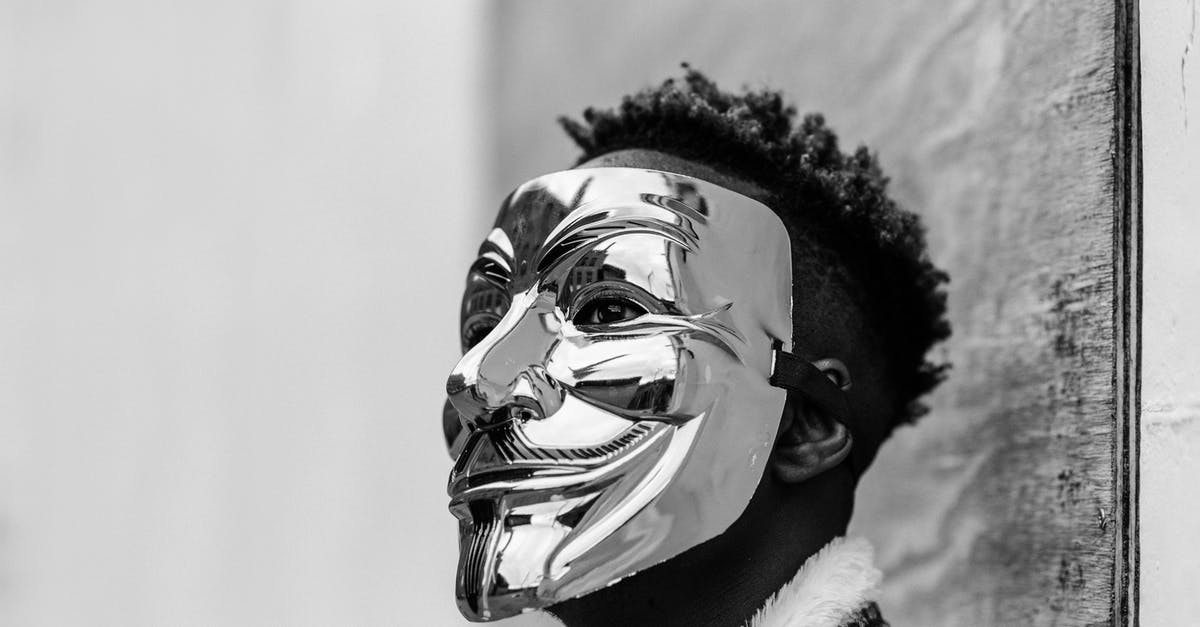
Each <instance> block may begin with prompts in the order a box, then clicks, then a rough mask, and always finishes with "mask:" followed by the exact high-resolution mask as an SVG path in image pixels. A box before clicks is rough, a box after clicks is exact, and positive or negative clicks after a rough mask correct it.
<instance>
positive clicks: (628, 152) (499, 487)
mask: <svg viewBox="0 0 1200 627" xmlns="http://www.w3.org/2000/svg"><path fill="white" fill-rule="evenodd" d="M793 117H794V112H793V111H792V110H791V109H790V108H786V107H783V105H782V104H781V99H780V98H779V95H778V94H776V93H771V92H761V93H748V94H744V95H731V94H726V93H723V92H720V91H719V90H717V89H716V87H715V86H714V85H713V84H712V83H711V82H710V81H708V80H707V79H705V78H704V77H703V76H701V75H699V74H698V73H695V72H692V71H689V72H688V74H687V76H686V78H685V80H684V81H683V82H682V83H676V82H674V81H667V82H666V83H664V84H663V85H662V86H661V87H659V88H658V89H654V90H647V91H645V92H642V93H640V94H638V95H636V96H633V97H630V98H627V99H626V100H625V102H624V103H623V104H622V106H621V108H620V109H619V110H617V111H606V112H598V111H594V110H588V111H587V112H586V113H585V120H586V123H577V122H571V121H566V120H564V126H565V127H566V128H567V131H568V133H569V134H570V135H571V136H572V137H574V138H575V139H576V141H577V143H579V145H580V146H581V147H582V148H583V149H584V155H583V156H582V157H581V159H580V163H579V164H578V167H577V169H576V170H575V171H574V172H567V173H559V174H555V175H549V176H547V177H542V178H541V179H535V181H533V182H531V183H530V184H527V185H526V186H523V187H522V188H520V189H518V190H517V192H514V195H513V196H510V198H509V200H508V201H506V205H505V208H504V209H503V210H502V212H501V215H500V217H499V219H498V220H497V229H496V230H494V231H493V233H492V235H491V236H489V238H488V241H487V242H485V244H484V246H483V248H481V256H480V259H479V261H477V263H476V265H475V267H474V268H473V270H472V273H471V275H470V277H469V279H468V288H467V293H466V294H465V296H464V309H463V334H464V339H463V344H464V352H465V353H466V355H465V356H464V358H463V361H462V362H460V364H459V365H458V367H456V369H455V371H454V373H453V374H452V376H451V378H450V381H449V383H448V386H447V388H448V391H449V393H450V400H451V402H452V403H453V409H452V410H451V409H450V407H449V406H448V412H447V417H448V420H447V421H446V427H447V439H448V441H450V442H451V449H452V454H453V455H455V456H456V457H457V463H456V467H455V471H454V473H452V476H451V488H450V490H451V494H452V496H453V498H454V504H453V505H452V509H453V510H454V511H455V513H456V515H457V516H459V518H460V521H461V524H462V527H461V528H462V537H463V544H462V559H461V561H460V580H459V585H460V596H462V595H464V586H465V589H466V594H465V597H466V598H460V602H461V603H463V608H464V612H465V613H467V614H468V615H471V616H473V617H475V618H485V619H486V618H493V617H501V616H503V615H506V614H508V613H511V611H513V608H517V609H519V608H521V607H540V606H542V605H545V604H546V603H547V602H556V601H560V600H562V599H569V598H571V597H574V596H578V595H581V594H587V595H588V596H589V597H591V596H596V595H594V594H588V593H593V592H595V591H596V590H598V589H599V588H602V587H604V586H605V585H607V584H610V583H614V582H615V581H616V580H618V579H621V578H622V577H626V576H628V575H631V574H634V573H639V572H640V573H641V574H639V575H637V576H635V577H633V579H634V580H637V579H641V580H642V581H643V582H646V581H651V580H653V579H654V578H656V577H662V575H663V573H664V569H666V573H667V580H670V579H671V573H670V567H671V565H672V564H674V563H679V564H684V563H693V564H695V565H701V566H703V565H705V564H708V565H713V564H719V563H720V562H721V560H722V559H726V558H727V556H726V557H722V555H721V554H723V553H730V552H731V551H734V552H739V551H740V552H742V553H743V554H744V553H745V552H746V551H747V550H750V549H752V548H753V545H755V544H758V545H764V544H773V545H774V546H773V547H772V551H774V552H775V553H777V554H780V555H781V556H782V555H783V554H786V558H784V557H780V558H779V559H780V560H781V561H782V562H786V563H788V564H790V563H792V562H795V561H796V560H798V559H802V558H803V557H807V555H808V554H809V553H811V552H812V550H815V548H813V545H814V543H815V546H816V547H819V546H820V543H822V542H823V541H827V540H828V539H829V538H830V537H832V536H833V535H837V534H839V533H841V531H843V530H844V527H845V524H846V521H847V519H848V516H849V509H850V505H851V503H852V498H853V486H854V484H855V481H856V480H857V477H858V476H859V474H861V472H862V471H863V470H864V469H865V468H866V466H867V465H868V464H869V463H870V460H871V459H872V458H873V457H874V454H875V452H876V450H877V448H878V446H879V444H880V443H881V442H882V441H883V440H884V439H885V438H886V437H887V435H888V434H889V433H890V432H891V430H892V429H893V428H894V426H895V425H896V424H899V423H901V422H904V421H907V420H910V419H911V418H912V417H914V416H915V415H916V414H917V413H919V408H918V406H917V405H916V403H915V401H916V399H917V397H919V396H920V395H921V394H923V393H924V392H926V391H928V390H929V389H930V388H932V387H933V386H934V385H936V383H937V382H938V381H939V380H940V378H941V374H942V370H943V367H940V366H932V365H930V364H928V363H927V362H925V359H924V355H925V352H926V351H927V349H928V348H929V346H930V345H931V344H932V343H934V342H935V341H937V340H939V339H942V338H944V337H945V336H946V335H947V334H948V328H947V325H946V323H945V321H944V320H943V318H942V315H943V312H944V295H943V293H942V292H941V291H940V285H941V283H943V282H944V281H945V275H944V274H942V273H940V272H939V271H937V270H936V269H934V268H933V266H932V265H931V264H930V263H929V262H928V260H927V258H926V255H925V250H924V242H923V236H922V233H921V229H920V227H919V225H918V223H917V221H916V218H915V217H914V216H912V214H908V213H905V212H902V211H900V210H899V209H898V208H896V206H895V205H894V204H893V203H892V202H891V201H890V200H889V199H887V197H886V195H885V193H884V186H885V183H886V181H885V179H883V178H882V176H881V175H880V174H879V171H878V168H877V167H876V165H875V163H874V161H873V159H872V158H871V157H870V156H869V155H868V154H867V152H866V151H865V150H860V151H859V152H858V153H856V154H855V155H854V156H845V155H842V154H841V153H840V152H839V151H838V149H837V144H836V138H835V137H834V136H833V134H832V133H831V132H830V131H828V130H827V129H825V128H824V126H823V123H822V122H821V120H820V118H819V117H810V118H806V119H805V121H804V123H803V124H802V125H801V126H800V127H799V128H797V129H793V128H792V126H793V125H792V119H793ZM617 168H630V169H628V170H626V169H617ZM650 171H658V172H657V173H655V172H650ZM674 175H683V176H674ZM755 201H757V202H755ZM772 212H773V213H774V215H771V213H772ZM776 216H778V217H777V218H776ZM785 231H786V232H785ZM789 257H790V265H791V269H790V271H789V269H788V265H789V263H788V261H789ZM789 309H790V311H789ZM789 318H790V325H789V324H788V322H789ZM789 326H790V328H788V327H789ZM789 335H790V337H789ZM789 340H790V341H791V342H789ZM789 343H790V344H791V350H792V351H793V352H794V353H795V354H796V355H799V356H800V357H802V358H803V359H805V360H808V361H811V362H814V363H815V364H816V365H817V366H818V367H819V368H821V369H822V370H824V371H826V372H827V373H828V374H829V376H830V378H831V379H833V380H834V381H836V382H837V383H838V384H839V385H842V386H843V387H845V388H846V389H847V391H846V395H847V400H848V406H849V408H850V411H849V412H848V417H847V416H837V417H835V416H834V415H833V414H831V413H830V412H827V411H824V410H823V409H822V408H821V407H820V406H819V404H815V403H812V402H809V401H808V400H807V399H805V398H804V397H803V396H802V395H798V394H785V393H784V392H783V390H781V389H779V388H771V387H770V386H769V385H767V380H768V378H770V377H771V375H772V372H771V368H772V367H773V361H772V358H771V356H772V353H771V350H772V348H773V345H782V346H783V347H784V348H787V346H788V344H789ZM768 468H769V469H770V470H769V471H768V470H767V469H768ZM706 471H708V472H709V473H710V474H711V479H710V478H707V477H708V476H709V475H707V474H706ZM752 497H753V498H752ZM739 516H740V518H739ZM797 529H800V530H803V531H796V530H797ZM722 532H724V533H723V534H722ZM717 536H721V537H719V538H718V537H717ZM799 538H802V539H803V541H801V540H798V539H799ZM681 553H682V555H681ZM801 554H803V555H801ZM676 556H679V557H676ZM668 558H674V559H670V561H669V562H667V563H666V564H662V565H659V566H657V567H654V568H648V567H651V566H653V565H654V564H655V563H656V562H659V561H662V560H663V559H668ZM572 568H574V569H575V570H574V572H570V571H571V569H572ZM793 572H794V571H793ZM489 578H490V579H489ZM514 579H518V580H516V581H514ZM484 580H486V582H485V581H484ZM628 581H629V580H627V582H626V583H624V584H619V585H617V586H613V588H612V589H610V591H608V592H606V593H608V594H612V592H611V591H612V590H617V591H619V590H620V589H621V588H622V586H625V587H628V586H629V583H628ZM489 594H491V595H494V596H495V597H496V598H497V599H499V598H501V597H503V599H504V600H503V602H501V603H499V604H498V605H497V606H493V607H499V613H495V612H493V613H491V614H489V613H488V610H489V608H486V607H485V608H483V609H481V608H480V606H479V604H480V603H483V604H484V605H485V606H486V605H488V604H489V601H490V600H489V599H488V598H487V597H488V595H489ZM572 603H575V604H578V603H577V602H568V603H563V604H561V609H562V611H563V613H564V614H569V613H570V612H571V605H572Z"/></svg>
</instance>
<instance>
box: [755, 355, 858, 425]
mask: <svg viewBox="0 0 1200 627" xmlns="http://www.w3.org/2000/svg"><path fill="white" fill-rule="evenodd" d="M774 358H775V367H774V368H773V370H772V372H771V379H770V382H771V385H773V386H775V387H777V388H783V389H785V390H788V391H789V392H795V393H797V394H799V395H800V396H803V397H804V400H806V401H809V402H810V403H812V404H814V405H816V406H817V407H818V408H819V409H820V410H822V411H824V412H825V413H826V415H828V416H830V417H832V418H833V419H834V420H837V421H838V422H840V423H842V424H843V425H845V427H846V428H847V429H849V428H850V426H851V425H850V422H849V420H850V401H849V399H847V398H846V392H845V391H844V390H842V388H840V387H838V385H837V384H836V383H834V382H833V381H830V380H829V377H828V376H826V374H825V373H824V372H821V370H820V369H819V368H817V367H816V366H814V365H812V363H810V362H808V361H806V360H804V359H801V358H800V357H797V356H795V355H793V354H791V353H786V352H784V351H782V350H780V349H779V347H778V346H776V348H775V350H774Z"/></svg>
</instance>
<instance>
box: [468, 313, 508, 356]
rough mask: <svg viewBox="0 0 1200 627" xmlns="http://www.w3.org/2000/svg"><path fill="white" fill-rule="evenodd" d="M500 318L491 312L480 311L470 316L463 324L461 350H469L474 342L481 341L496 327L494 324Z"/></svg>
mask: <svg viewBox="0 0 1200 627" xmlns="http://www.w3.org/2000/svg"><path fill="white" fill-rule="evenodd" d="M499 322H500V319H499V318H498V317H497V316H496V315H495V314H492V313H481V314H476V315H474V316H471V317H470V318H468V319H467V322H466V324H464V325H463V332H462V346H463V352H464V353H465V352H467V351H469V350H471V348H473V347H474V346H475V345H476V344H478V343H480V342H482V341H483V338H485V337H487V336H488V334H489V333H491V332H492V329H495V328H496V324H497V323H499Z"/></svg>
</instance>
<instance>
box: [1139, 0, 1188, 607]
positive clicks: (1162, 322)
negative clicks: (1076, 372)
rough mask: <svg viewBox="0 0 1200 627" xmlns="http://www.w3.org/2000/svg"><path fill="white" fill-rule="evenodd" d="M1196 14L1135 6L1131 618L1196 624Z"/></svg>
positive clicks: (1171, 5) (1182, 5)
mask: <svg viewBox="0 0 1200 627" xmlns="http://www.w3.org/2000/svg"><path fill="white" fill-rule="evenodd" d="M1198 22H1200V7H1197V4H1196V2H1195V0H1189V1H1184V0H1173V1H1170V2H1168V1H1166V0H1148V1H1145V2H1142V3H1141V52H1142V57H1141V64H1142V143H1143V149H1142V159H1143V164H1142V167H1143V186H1142V188H1143V191H1142V194H1143V265H1142V289H1143V292H1142V300H1143V302H1142V312H1143V313H1142V447H1141V466H1140V468H1141V504H1140V505H1141V512H1140V513H1141V516H1140V517H1139V522H1140V524H1141V549H1142V553H1141V559H1142V570H1141V581H1140V583H1141V619H1142V624H1145V625H1189V624H1195V622H1196V620H1197V618H1196V617H1197V616H1200V595H1197V594H1196V591H1197V585H1198V584H1197V582H1200V489H1198V488H1197V484H1198V482H1200V311H1198V309H1200V247H1198V246H1197V241H1196V238H1197V237H1198V236H1200V131H1198V130H1197V125H1200V93H1198V92H1200V49H1197V48H1198V47H1200V32H1198V30H1197V23H1198Z"/></svg>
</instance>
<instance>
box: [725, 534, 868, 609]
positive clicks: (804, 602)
mask: <svg viewBox="0 0 1200 627" xmlns="http://www.w3.org/2000/svg"><path fill="white" fill-rule="evenodd" d="M874 559H875V549H874V548H873V547H872V546H871V543H870V542H867V541H866V540H865V539H863V538H852V539H847V538H834V539H833V541H832V542H830V543H829V544H826V545H825V548H823V549H821V550H820V551H818V552H817V554H816V555H813V556H812V557H810V558H808V560H807V561H805V562H804V566H802V567H801V568H800V572H798V573H796V576H795V577H793V578H792V580H791V581H790V582H788V584H787V585H786V586H784V587H782V588H780V589H779V592H776V593H775V595H774V596H772V597H771V598H770V599H767V604H766V605H764V606H763V607H762V609H760V610H759V611H758V612H757V613H755V614H754V617H753V618H751V619H750V623H749V624H748V625H747V627H838V626H839V625H842V624H843V623H845V622H846V621H847V620H848V619H849V618H850V617H851V616H852V615H853V614H854V613H855V612H857V611H858V610H860V609H862V608H863V606H865V605H866V604H867V603H868V602H870V601H871V600H872V599H873V596H874V595H875V594H876V593H877V592H878V591H879V581H880V580H881V579H882V578H883V574H882V573H880V572H879V569H878V568H875V564H874Z"/></svg>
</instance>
